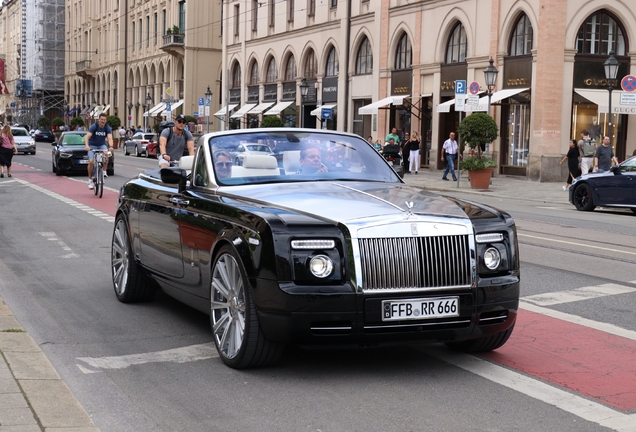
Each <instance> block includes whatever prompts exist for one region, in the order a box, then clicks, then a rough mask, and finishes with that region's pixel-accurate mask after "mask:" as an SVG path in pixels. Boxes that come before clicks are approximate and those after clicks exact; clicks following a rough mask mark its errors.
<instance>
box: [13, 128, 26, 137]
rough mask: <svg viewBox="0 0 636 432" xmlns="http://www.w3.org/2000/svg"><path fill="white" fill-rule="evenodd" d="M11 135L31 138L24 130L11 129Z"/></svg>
mask: <svg viewBox="0 0 636 432" xmlns="http://www.w3.org/2000/svg"><path fill="white" fill-rule="evenodd" d="M11 134H13V136H29V134H28V133H27V131H26V130H24V129H11Z"/></svg>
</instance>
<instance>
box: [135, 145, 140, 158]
mask: <svg viewBox="0 0 636 432" xmlns="http://www.w3.org/2000/svg"><path fill="white" fill-rule="evenodd" d="M135 156H136V157H139V156H141V153H139V147H137V146H135Z"/></svg>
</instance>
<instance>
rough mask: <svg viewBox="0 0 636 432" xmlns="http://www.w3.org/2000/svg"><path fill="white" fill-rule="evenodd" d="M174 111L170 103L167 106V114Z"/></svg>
mask: <svg viewBox="0 0 636 432" xmlns="http://www.w3.org/2000/svg"><path fill="white" fill-rule="evenodd" d="M170 111H172V105H170V104H169V103H167V104H166V112H170Z"/></svg>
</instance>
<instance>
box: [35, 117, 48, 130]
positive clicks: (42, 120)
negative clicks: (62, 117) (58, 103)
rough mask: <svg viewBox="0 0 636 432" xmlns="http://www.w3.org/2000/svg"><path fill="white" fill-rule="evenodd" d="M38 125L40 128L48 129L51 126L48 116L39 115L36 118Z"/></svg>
mask: <svg viewBox="0 0 636 432" xmlns="http://www.w3.org/2000/svg"><path fill="white" fill-rule="evenodd" d="M38 127H39V128H40V129H49V128H50V127H51V120H49V119H48V117H40V118H39V119H38Z"/></svg>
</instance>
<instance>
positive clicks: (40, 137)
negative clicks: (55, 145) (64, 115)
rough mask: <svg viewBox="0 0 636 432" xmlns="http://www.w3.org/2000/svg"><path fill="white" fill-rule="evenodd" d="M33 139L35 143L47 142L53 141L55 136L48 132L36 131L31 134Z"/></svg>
mask: <svg viewBox="0 0 636 432" xmlns="http://www.w3.org/2000/svg"><path fill="white" fill-rule="evenodd" d="M33 139H35V141H37V142H49V143H52V142H53V141H55V134H54V133H53V132H52V131H50V130H44V129H37V130H36V131H34V132H33Z"/></svg>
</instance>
